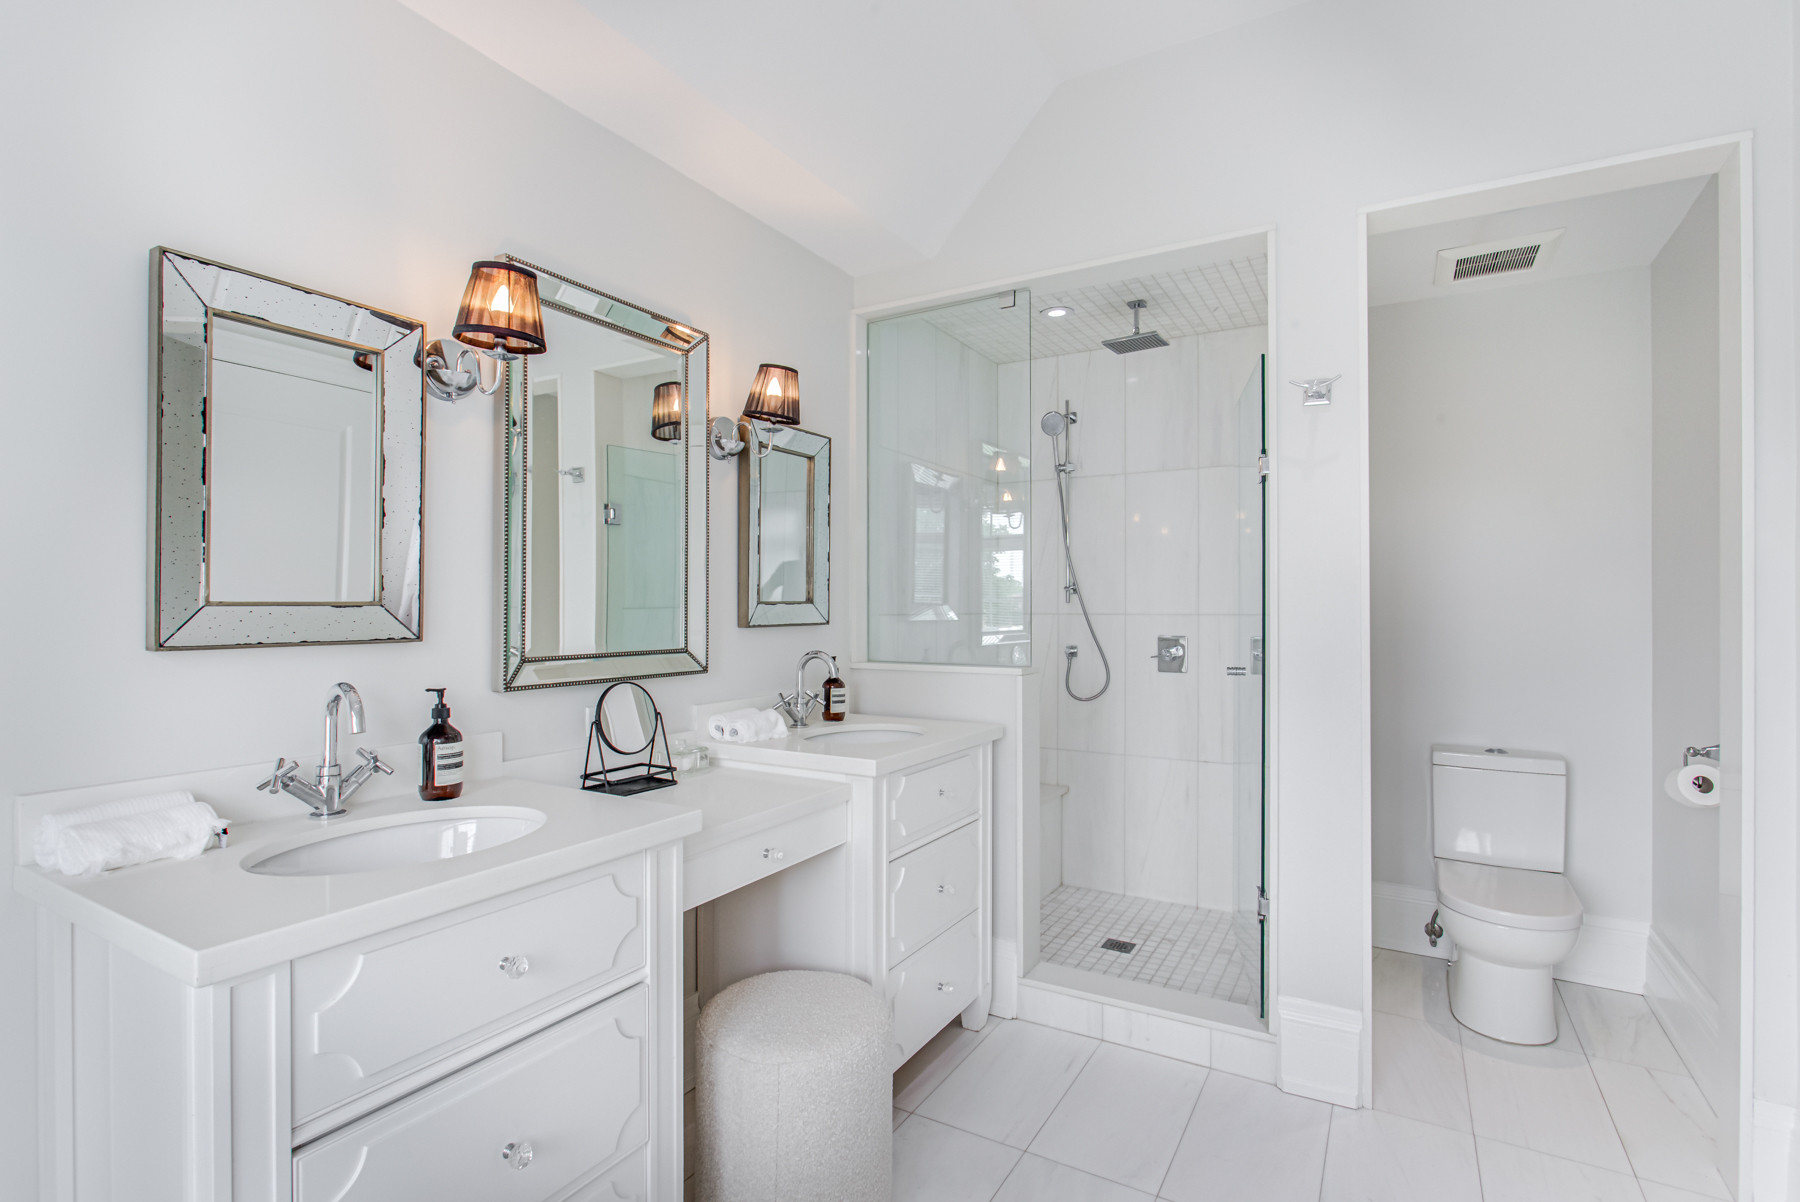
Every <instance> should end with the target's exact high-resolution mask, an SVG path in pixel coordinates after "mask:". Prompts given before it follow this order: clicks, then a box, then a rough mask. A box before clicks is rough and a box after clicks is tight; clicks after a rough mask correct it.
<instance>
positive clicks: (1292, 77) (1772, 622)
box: [856, 0, 1800, 1104]
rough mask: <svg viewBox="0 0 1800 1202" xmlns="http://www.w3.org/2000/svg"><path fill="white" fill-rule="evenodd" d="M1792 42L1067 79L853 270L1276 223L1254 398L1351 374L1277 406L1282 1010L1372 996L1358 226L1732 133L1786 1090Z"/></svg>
mask: <svg viewBox="0 0 1800 1202" xmlns="http://www.w3.org/2000/svg"><path fill="white" fill-rule="evenodd" d="M1794 53H1795V43H1794V27H1793V10H1792V6H1791V5H1780V4H1768V3H1765V2H1763V0H1721V2H1719V3H1714V4H1708V5H1705V6H1701V7H1696V6H1694V5H1690V4H1683V3H1677V2H1675V0H1651V2H1650V3H1631V2H1628V0H1594V2H1592V3H1585V4H1579V5H1569V4H1560V3H1553V2H1552V0H1522V2H1521V3H1515V4H1509V5H1505V6H1499V5H1494V4H1436V3H1430V2H1429V0H1362V2H1359V3H1355V4H1344V3H1325V2H1319V3H1312V4H1305V5H1301V6H1298V7H1295V8H1293V9H1289V10H1287V11H1285V12H1282V13H1279V14H1276V15H1274V16H1272V17H1269V18H1266V19H1264V20H1261V21H1257V22H1254V23H1252V24H1249V25H1246V26H1242V27H1240V28H1237V29H1233V30H1230V31H1228V32H1225V33H1222V34H1218V35H1216V36H1213V37H1208V38H1203V39H1200V40H1197V41H1193V42H1188V43H1184V44H1180V45H1174V46H1171V47H1169V48H1168V49H1167V50H1165V51H1162V52H1161V53H1159V54H1157V55H1154V56H1151V57H1148V58H1145V59H1140V60H1137V61H1135V62H1132V63H1129V64H1125V65H1123V66H1120V67H1117V68H1113V69H1110V70H1107V71H1102V72H1097V73H1095V74H1093V75H1089V76H1085V77H1082V78H1079V79H1076V80H1072V81H1071V82H1069V83H1068V84H1065V85H1064V86H1063V87H1062V88H1060V89H1059V90H1058V91H1057V92H1056V93H1055V94H1054V95H1053V96H1052V97H1051V99H1050V100H1049V101H1048V102H1047V103H1046V104H1045V106H1044V108H1043V109H1042V110H1041V111H1040V112H1039V114H1038V116H1037V118H1036V120H1035V121H1034V122H1033V123H1032V125H1031V127H1030V128H1029V129H1028V130H1027V131H1026V133H1025V135H1024V136H1023V138H1022V139H1021V140H1020V142H1019V144H1018V145H1017V146H1016V147H1015V148H1014V149H1013V151H1012V153H1011V154H1010V155H1009V156H1008V157H1007V159H1006V161H1005V162H1004V163H1003V164H1002V165H1001V167H1000V169H999V170H998V171H996V172H995V174H994V177H993V178H992V179H991V180H990V181H989V183H988V185H987V186H986V188H984V189H983V191H982V193H981V195H980V196H979V197H978V198H977V200H976V202H975V205H974V206H973V208H972V209H971V211H970V212H969V213H968V215H967V216H965V217H964V219H963V220H962V221H961V222H960V223H959V225H958V226H957V228H956V230H955V231H954V232H953V233H952V235H951V236H950V238H949V239H948V240H947V242H946V244H945V246H944V249H943V250H942V251H941V252H940V253H939V254H938V255H937V256H936V257H935V258H933V259H932V260H930V261H929V262H926V263H923V264H920V265H917V266H914V267H908V268H904V269H900V270H896V271H892V272H886V273H881V274H877V275H870V276H864V277H860V278H859V279H858V281H857V290H856V300H857V304H859V305H874V304H880V303H883V302H887V301H898V300H902V299H904V298H907V297H914V296H922V295H930V294H938V293H953V292H956V291H958V290H962V289H973V288H974V287H976V286H977V285H981V284H986V283H995V284H997V283H998V282H999V281H1002V280H1010V279H1015V278H1030V277H1034V276H1037V275H1040V274H1042V273H1043V272H1045V271H1048V270H1052V269H1055V268H1057V267H1060V266H1064V265H1069V264H1074V263H1082V262H1088V261H1093V260H1098V259H1104V258H1108V257H1118V256H1125V255H1131V254H1136V253H1141V252H1143V251H1145V250H1147V249H1150V248H1155V247H1163V246H1171V245H1175V244H1178V243H1182V242H1186V241H1191V240H1194V239H1198V238H1205V237H1214V236H1220V235H1224V234H1228V233H1232V232H1235V231H1240V230H1244V229H1249V228H1253V227H1256V226H1259V225H1262V224H1265V223H1273V224H1274V226H1275V228H1276V234H1275V238H1274V246H1275V251H1274V254H1273V255H1272V264H1271V272H1270V276H1271V280H1270V285H1271V297H1272V300H1273V303H1274V305H1275V308H1276V317H1275V324H1274V326H1273V327H1272V344H1273V346H1274V347H1275V351H1276V356H1277V358H1276V360H1275V361H1274V362H1273V363H1272V364H1271V370H1270V373H1269V374H1270V379H1271V380H1277V381H1287V380H1291V379H1294V378H1297V377H1304V376H1329V375H1332V374H1334V373H1338V372H1342V373H1345V379H1343V380H1342V381H1340V382H1339V384H1338V386H1337V391H1336V399H1335V402H1334V403H1333V404H1332V405H1330V406H1324V407H1317V408H1306V409H1303V408H1301V407H1300V404H1299V396H1298V394H1297V392H1296V391H1295V390H1293V389H1292V388H1289V387H1287V386H1286V385H1285V384H1283V385H1281V386H1280V387H1279V388H1278V390H1277V391H1276V392H1275V393H1274V394H1273V398H1272V411H1273V414H1274V425H1275V446H1274V449H1275V470H1274V474H1273V476H1272V479H1271V487H1272V489H1273V492H1274V496H1275V498H1276V506H1277V509H1276V512H1277V515H1278V516H1277V529H1276V556H1277V572H1278V577H1277V578H1278V581H1279V586H1278V587H1279V592H1278V594H1277V596H1276V598H1275V600H1274V614H1275V622H1276V628H1275V629H1276V633H1275V636H1274V637H1275V642H1274V645H1273V647H1272V648H1271V651H1272V656H1273V660H1272V669H1273V672H1274V676H1273V687H1274V688H1275V689H1276V690H1277V701H1276V710H1275V717H1274V720H1275V737H1276V739H1277V740H1278V743H1277V761H1276V774H1275V806H1276V814H1277V817H1276V822H1277V828H1276V830H1275V832H1274V838H1275V840H1276V853H1275V854H1276V857H1277V876H1276V892H1275V897H1274V908H1275V916H1276V917H1275V933H1274V938H1275V941H1276V945H1277V953H1276V954H1277V959H1278V964H1277V973H1278V975H1277V982H1276V988H1277V991H1278V992H1279V994H1281V995H1285V996H1288V997H1293V998H1299V999H1305V1000H1307V1001H1310V1002H1316V1003H1320V1004H1323V1005H1325V1006H1328V1007H1332V1008H1334V1011H1335V1012H1343V1011H1349V1012H1352V1014H1351V1015H1350V1017H1349V1019H1348V1020H1347V1021H1355V1014H1357V1013H1360V1014H1362V1015H1364V1016H1366V1014H1367V1012H1368V1007H1369V988H1370V979H1369V963H1368V942H1369V917H1368V909H1367V907H1366V905H1365V904H1361V903H1359V901H1358V899H1359V898H1364V897H1366V896H1367V892H1366V891H1367V888H1368V886H1367V884H1366V881H1367V879H1368V872H1369V858H1368V855H1367V852H1366V849H1367V847H1368V839H1369V829H1368V820H1367V811H1366V809H1365V808H1364V807H1365V798H1366V789H1367V784H1368V761H1367V751H1366V749H1367V747H1368V729H1367V722H1368V716H1369V678H1368V670H1367V664H1366V658H1365V657H1366V650H1367V630H1368V605H1367V590H1368V579H1367V567H1366V555H1365V551H1364V545H1365V544H1364V539H1365V533H1366V524H1365V513H1364V503H1363V497H1364V489H1365V487H1366V483H1367V479H1368V477H1367V472H1366V468H1365V448H1364V439H1365V435H1366V426H1365V423H1366V410H1365V406H1364V398H1363V396H1362V395H1361V391H1362V390H1361V388H1360V387H1359V384H1358V380H1359V367H1360V363H1361V359H1362V339H1361V322H1362V318H1361V314H1362V312H1363V310H1364V306H1365V297H1364V292H1363V290H1362V287H1361V282H1360V281H1361V262H1360V255H1361V248H1362V239H1361V237H1360V227H1359V223H1358V210H1359V208H1360V207H1362V206H1369V205H1377V204H1385V203H1390V202H1393V201H1398V200H1402V199H1405V198H1408V197H1416V196H1422V195H1425V194H1427V193H1432V192H1436V191H1441V190H1444V189H1451V188H1459V187H1466V186H1471V185H1477V184H1481V183H1484V182H1486V181H1491V180H1498V179H1503V178H1507V177H1510V176H1515V175H1521V174H1525V173H1530V172H1538V171H1546V170H1550V169H1554V168H1558V167H1563V166H1568V165H1573V164H1579V163H1584V162H1589V161H1593V160H1596V159H1601V158H1606V157H1609V156H1614V155H1621V154H1626V153H1630V152H1635V151H1641V150H1647V149H1651V148H1655V147H1659V146H1669V145H1673V144H1676V143H1681V142H1685V141H1690V140H1694V139H1700V138H1710V137H1716V136H1719V135H1722V134H1728V133H1733V132H1736V131H1740V130H1750V131H1754V133H1755V135H1756V150H1755V171H1754V178H1753V181H1752V187H1751V199H1752V201H1753V203H1754V209H1755V228H1754V230H1753V234H1754V239H1755V247H1756V272H1755V277H1754V278H1755V304H1756V310H1755V331H1754V333H1755V340H1754V345H1755V347H1756V352H1755V353H1756V358H1755V361H1754V364H1753V369H1754V372H1755V385H1756V398H1757V399H1756V406H1757V411H1756V421H1757V442H1756V447H1757V450H1756V462H1755V465H1754V466H1755V469H1756V475H1755V480H1756V484H1755V488H1756V494H1755V499H1756V503H1757V506H1758V512H1757V514H1756V526H1755V529H1756V538H1757V543H1756V550H1757V554H1758V564H1757V576H1756V579H1757V589H1758V593H1757V597H1756V599H1755V605H1756V610H1755V612H1756V614H1757V615H1758V617H1757V627H1756V630H1755V637H1756V645H1757V647H1758V651H1759V655H1760V656H1762V657H1763V661H1764V662H1763V663H1762V665H1761V667H1760V670H1759V674H1758V676H1757V683H1756V687H1757V699H1758V711H1757V742H1756V746H1757V748H1758V749H1759V750H1758V752H1757V755H1758V759H1757V762H1756V765H1755V770H1756V774H1757V775H1756V783H1757V789H1758V812H1757V821H1758V828H1757V829H1758V832H1759V836H1761V837H1759V841H1758V846H1759V848H1760V849H1763V850H1762V852H1761V854H1762V857H1763V858H1764V860H1765V861H1766V863H1764V864H1763V865H1761V867H1760V872H1759V877H1758V881H1759V886H1758V891H1759V897H1763V898H1765V899H1766V900H1765V901H1764V903H1763V904H1762V905H1761V906H1760V907H1759V914H1760V915H1761V916H1762V917H1759V920H1758V936H1759V940H1766V942H1767V945H1768V947H1769V948H1770V949H1771V963H1770V971H1769V972H1768V973H1766V974H1764V975H1763V976H1762V977H1760V978H1759V997H1758V1000H1757V1003H1756V1013H1757V1015H1758V1016H1759V1025H1758V1031H1757V1040H1758V1046H1759V1054H1760V1058H1761V1059H1760V1067H1759V1077H1758V1080H1757V1085H1756V1089H1757V1093H1758V1095H1759V1096H1763V1097H1768V1098H1773V1099H1777V1100H1779V1101H1781V1102H1783V1103H1786V1104H1792V1102H1793V1101H1794V1099H1795V1063H1796V1062H1795V1054H1794V1050H1795V1037H1796V1026H1795V1023H1794V1018H1793V1016H1794V1014H1795V1013H1796V1010H1797V1008H1800V1007H1797V1006H1796V1001H1795V995H1794V990H1793V961H1794V919H1795V903H1794V895H1793V879H1794V872H1793V868H1794V860H1795V851H1796V828H1795V824H1794V804H1793V796H1794V791H1795V767H1796V765H1795V745H1794V739H1793V735H1792V732H1793V730H1794V729H1795V727H1796V725H1797V722H1800V715H1797V713H1796V705H1795V699H1796V698H1795V681H1796V673H1795V656H1794V648H1795V637H1794V636H1795V629H1794V627H1795V623H1794V616H1793V615H1794V613H1795V594H1794V524H1795V523H1794V517H1795V509H1796V506H1795V488H1794V485H1795V474H1796V473H1795V423H1794V404H1793V381H1794V363H1793V338H1792V333H1793V329H1794V308H1793V280H1794V268H1795V258H1794V232H1795V221H1794V211H1795V206H1794V201H1793V183H1792V172H1793V156H1794V149H1795V143H1794V134H1795V130H1794V101H1793V80H1794ZM1365 1031H1366V1027H1365ZM1284 1039H1285V1037H1284ZM1366 1046H1367V1045H1366V1036H1365V1042H1364V1052H1365V1053H1366ZM1285 1055H1286V1053H1285V1052H1284V1057H1285Z"/></svg>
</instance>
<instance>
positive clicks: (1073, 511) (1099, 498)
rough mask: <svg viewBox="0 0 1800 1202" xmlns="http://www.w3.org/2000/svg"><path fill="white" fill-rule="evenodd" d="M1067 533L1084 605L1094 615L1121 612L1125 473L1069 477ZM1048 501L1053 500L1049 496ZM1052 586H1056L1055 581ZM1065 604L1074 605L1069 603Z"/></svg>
mask: <svg viewBox="0 0 1800 1202" xmlns="http://www.w3.org/2000/svg"><path fill="white" fill-rule="evenodd" d="M1068 499H1069V534H1070V537H1071V539H1072V541H1073V544H1074V548H1075V571H1076V574H1077V575H1078V576H1079V578H1080V580H1081V591H1082V594H1083V595H1084V596H1086V597H1087V603H1088V609H1089V610H1090V611H1091V612H1093V613H1097V614H1122V613H1124V612H1125V537H1124V525H1125V477H1124V476H1090V475H1088V474H1086V473H1085V472H1077V473H1075V475H1073V476H1072V477H1070V478H1069V483H1068ZM1051 500H1053V501H1054V500H1055V497H1052V498H1051ZM1057 583H1058V585H1059V586H1060V585H1061V583H1062V582H1061V581H1060V580H1059V581H1058V582H1057ZM1068 608H1070V609H1073V608H1075V607H1074V605H1072V604H1071V605H1070V606H1069V607H1068Z"/></svg>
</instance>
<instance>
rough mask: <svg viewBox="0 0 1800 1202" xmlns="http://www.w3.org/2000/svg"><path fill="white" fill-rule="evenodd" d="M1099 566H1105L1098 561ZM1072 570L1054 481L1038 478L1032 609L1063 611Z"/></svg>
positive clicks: (1033, 500) (1033, 520) (1034, 502)
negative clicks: (1067, 562) (1065, 556)
mask: <svg viewBox="0 0 1800 1202" xmlns="http://www.w3.org/2000/svg"><path fill="white" fill-rule="evenodd" d="M1095 566H1096V568H1099V567H1100V566H1102V565H1101V564H1099V563H1096V565H1095ZM1067 579H1068V573H1067V568H1066V566H1065V564H1064V560H1063V537H1062V510H1061V508H1060V507H1059V505H1058V503H1057V499H1056V482H1055V481H1054V480H1042V481H1036V482H1034V483H1033V485H1032V489H1031V608H1032V610H1033V612H1036V613H1061V612H1062V610H1063V591H1062V589H1063V585H1064V584H1065V583H1066V582H1067Z"/></svg>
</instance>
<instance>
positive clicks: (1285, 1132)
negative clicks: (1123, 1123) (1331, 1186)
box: [1159, 1072, 1332, 1202]
mask: <svg viewBox="0 0 1800 1202" xmlns="http://www.w3.org/2000/svg"><path fill="white" fill-rule="evenodd" d="M1331 1111H1332V1107H1331V1106H1330V1105H1329V1104H1327V1103H1325V1102H1315V1101H1313V1100H1312V1099H1310V1098H1301V1097H1296V1096H1295V1095H1293V1094H1285V1093H1282V1092H1281V1091H1280V1090H1279V1089H1277V1088H1275V1087H1274V1086H1273V1085H1264V1084H1262V1083H1261V1082H1258V1081H1250V1080H1246V1079H1245V1078H1243V1077H1234V1076H1232V1075H1230V1074H1229V1073H1219V1072H1215V1073H1212V1074H1211V1075H1209V1076H1208V1077H1207V1079H1206V1085H1205V1086H1204V1087H1203V1088H1202V1089H1201V1091H1200V1101H1199V1103H1198V1104H1197V1105H1196V1106H1195V1107H1194V1115H1193V1117H1192V1118H1191V1119H1189V1120H1188V1127H1187V1131H1186V1133H1185V1134H1183V1135H1182V1137H1181V1144H1180V1146H1179V1147H1178V1148H1177V1149H1176V1151H1175V1159H1174V1161H1173V1162H1172V1163H1171V1164H1170V1165H1169V1173H1168V1176H1167V1177H1165V1178H1164V1179H1163V1184H1162V1189H1161V1190H1160V1191H1159V1196H1160V1197H1162V1198H1166V1199H1169V1200H1170V1202H1249V1200H1251V1199H1254V1200H1255V1202H1317V1199H1318V1197H1319V1180H1320V1176H1321V1174H1322V1173H1323V1172H1324V1168H1325V1143H1326V1138H1327V1135H1328V1133H1329V1131H1330V1128H1331Z"/></svg>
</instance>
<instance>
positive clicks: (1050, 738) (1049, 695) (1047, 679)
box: [1027, 613, 1063, 781]
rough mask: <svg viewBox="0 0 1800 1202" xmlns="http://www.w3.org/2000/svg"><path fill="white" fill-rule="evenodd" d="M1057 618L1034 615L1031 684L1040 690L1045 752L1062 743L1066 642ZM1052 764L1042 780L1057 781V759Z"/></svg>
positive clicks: (1040, 724) (1041, 738)
mask: <svg viewBox="0 0 1800 1202" xmlns="http://www.w3.org/2000/svg"><path fill="white" fill-rule="evenodd" d="M1059 633H1060V632H1059V631H1058V630H1057V618H1056V615H1055V614H1049V613H1035V614H1033V615H1032V616H1031V662H1032V665H1033V667H1034V668H1035V671H1034V672H1033V673H1032V679H1031V680H1029V681H1027V687H1030V686H1032V685H1035V686H1036V687H1037V690H1038V747H1039V749H1040V750H1041V751H1045V752H1049V751H1054V750H1056V749H1057V748H1058V747H1060V746H1061V743H1060V742H1059V741H1058V740H1059V738H1060V736H1061V734H1062V725H1061V722H1060V721H1059V719H1060V716H1061V714H1062V702H1061V701H1060V700H1059V697H1060V696H1061V694H1062V666H1063V657H1062V643H1061V641H1060V639H1059V638H1058V635H1059ZM1045 763H1046V764H1047V765H1049V767H1048V770H1047V774H1046V773H1045V772H1044V771H1040V774H1039V777H1038V779H1039V780H1042V781H1055V780H1056V771H1055V767H1054V763H1055V761H1054V760H1053V759H1052V760H1049V761H1045Z"/></svg>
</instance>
